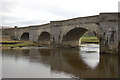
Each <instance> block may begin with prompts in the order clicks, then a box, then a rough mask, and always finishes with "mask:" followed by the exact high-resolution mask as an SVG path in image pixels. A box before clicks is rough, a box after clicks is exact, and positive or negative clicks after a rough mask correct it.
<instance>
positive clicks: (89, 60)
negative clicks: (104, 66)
mask: <svg viewBox="0 0 120 80" xmlns="http://www.w3.org/2000/svg"><path fill="white" fill-rule="evenodd" d="M82 46H84V47H81V48H80V49H81V51H80V57H81V58H82V61H83V62H84V63H85V64H87V65H88V66H89V67H90V68H91V69H94V68H95V67H96V66H97V65H98V64H99V61H100V54H99V45H97V44H94V47H91V46H93V44H84V45H82Z"/></svg>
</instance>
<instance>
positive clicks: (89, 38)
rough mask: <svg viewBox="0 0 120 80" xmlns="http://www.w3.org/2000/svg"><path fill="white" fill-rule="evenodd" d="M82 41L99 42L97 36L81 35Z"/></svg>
mask: <svg viewBox="0 0 120 80" xmlns="http://www.w3.org/2000/svg"><path fill="white" fill-rule="evenodd" d="M81 42H82V43H99V40H98V39H97V37H81Z"/></svg>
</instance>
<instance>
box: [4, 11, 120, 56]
mask: <svg viewBox="0 0 120 80" xmlns="http://www.w3.org/2000/svg"><path fill="white" fill-rule="evenodd" d="M118 14H119V13H100V14H99V15H95V16H88V17H78V18H73V19H68V20H62V21H51V22H50V23H48V24H43V25H36V26H28V27H22V28H17V27H15V28H12V29H5V30H3V34H8V35H10V36H11V37H12V38H14V39H16V40H29V41H33V42H37V43H39V44H40V45H44V46H55V47H78V46H80V37H81V36H82V35H83V34H84V33H85V32H87V31H90V32H92V33H94V34H95V35H96V37H97V38H98V39H99V41H100V52H104V53H115V54H116V53H118V42H119V41H120V40H118Z"/></svg>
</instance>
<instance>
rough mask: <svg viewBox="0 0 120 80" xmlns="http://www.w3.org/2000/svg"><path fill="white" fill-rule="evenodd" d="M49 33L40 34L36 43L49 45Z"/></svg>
mask: <svg viewBox="0 0 120 80" xmlns="http://www.w3.org/2000/svg"><path fill="white" fill-rule="evenodd" d="M50 36H51V35H50V33H48V32H46V31H45V32H42V33H41V34H40V35H39V37H38V42H39V44H41V45H50V42H51V41H50Z"/></svg>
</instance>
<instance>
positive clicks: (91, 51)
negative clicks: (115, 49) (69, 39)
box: [0, 44, 118, 78]
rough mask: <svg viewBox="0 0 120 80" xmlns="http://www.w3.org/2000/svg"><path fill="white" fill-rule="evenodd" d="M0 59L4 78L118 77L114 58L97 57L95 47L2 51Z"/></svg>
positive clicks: (92, 45) (112, 56)
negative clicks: (0, 58)
mask: <svg viewBox="0 0 120 80" xmlns="http://www.w3.org/2000/svg"><path fill="white" fill-rule="evenodd" d="M1 56H2V77H4V78H118V57H117V55H110V54H99V45H98V44H82V47H79V48H66V49H64V48H47V47H31V48H23V49H13V50H3V51H2V55H0V57H1Z"/></svg>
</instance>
